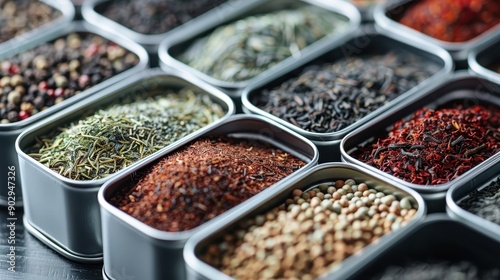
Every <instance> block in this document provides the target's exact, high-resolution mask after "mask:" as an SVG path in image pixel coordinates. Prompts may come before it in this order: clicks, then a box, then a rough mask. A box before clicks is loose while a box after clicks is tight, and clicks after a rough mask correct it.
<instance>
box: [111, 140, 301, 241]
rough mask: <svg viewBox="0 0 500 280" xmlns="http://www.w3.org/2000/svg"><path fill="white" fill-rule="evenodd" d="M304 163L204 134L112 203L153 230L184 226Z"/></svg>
mask: <svg viewBox="0 0 500 280" xmlns="http://www.w3.org/2000/svg"><path fill="white" fill-rule="evenodd" d="M304 164H305V163H304V162H303V161H302V160H300V159H298V158H296V157H295V156H293V155H291V154H289V153H287V152H284V151H282V150H280V149H277V148H274V147H272V146H270V145H269V144H267V143H263V142H260V141H254V140H247V139H239V138H232V137H225V136H218V137H216V136H213V137H208V138H202V139H199V140H196V141H195V142H193V143H191V144H189V145H188V146H186V147H185V148H183V149H181V150H179V151H177V152H175V153H173V154H171V155H168V156H167V157H165V158H164V159H162V160H161V161H159V162H158V163H157V164H155V165H154V166H153V167H152V168H151V169H150V170H148V171H146V172H145V173H144V174H143V175H142V176H141V178H140V179H139V180H138V182H137V184H134V186H133V187H132V189H131V190H129V191H127V190H125V191H124V192H122V193H119V194H118V195H117V196H115V197H113V198H111V200H110V202H111V203H112V204H113V205H115V206H116V207H118V208H120V209H121V210H122V211H124V212H125V213H127V214H129V215H131V216H133V217H134V218H136V219H138V220H140V221H141V222H143V223H145V224H147V225H149V226H151V227H154V228H156V229H159V230H163V231H169V232H178V231H185V230H189V229H192V228H194V227H197V226H199V225H201V224H203V223H205V222H207V221H209V220H211V219H213V218H214V217H216V216H218V215H220V214H222V213H224V212H225V211H227V210H229V209H231V208H232V207H234V206H236V205H238V204H240V203H241V202H243V201H245V200H247V199H248V198H250V197H252V196H253V195H255V194H257V193H259V192H261V191H262V190H264V189H266V188H267V187H269V186H271V185H273V184H275V183H276V182H278V181H280V180H281V179H283V178H284V177H286V176H288V175H289V174H291V173H292V172H294V171H296V170H298V169H299V168H301V167H302V166H304Z"/></svg>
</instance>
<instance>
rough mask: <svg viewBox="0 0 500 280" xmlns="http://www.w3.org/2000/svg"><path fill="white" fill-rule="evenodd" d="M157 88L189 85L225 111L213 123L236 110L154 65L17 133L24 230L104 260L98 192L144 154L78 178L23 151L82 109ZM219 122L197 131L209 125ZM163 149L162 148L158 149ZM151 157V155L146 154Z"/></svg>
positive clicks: (75, 254)
mask: <svg viewBox="0 0 500 280" xmlns="http://www.w3.org/2000/svg"><path fill="white" fill-rule="evenodd" d="M156 86H160V87H162V88H165V89H171V88H173V89H176V88H181V87H185V86H188V87H191V88H193V89H195V90H197V91H198V92H202V93H206V94H208V95H209V96H210V98H211V99H212V100H213V101H214V102H216V103H218V104H220V106H221V107H222V108H223V110H224V111H225V112H226V114H225V115H224V116H223V117H222V118H221V119H219V120H218V121H217V122H219V121H223V120H224V119H226V118H228V117H229V116H230V115H232V114H233V113H234V104H233V103H232V101H231V99H230V98H229V97H228V96H227V95H225V94H223V93H222V92H220V91H219V90H217V89H215V88H213V87H211V86H209V85H207V84H205V83H203V82H201V81H199V80H197V79H195V78H193V77H190V76H187V75H182V74H180V75H178V74H177V73H175V72H164V71H162V70H160V69H152V70H147V71H143V72H140V73H138V74H136V75H135V76H134V77H131V78H129V79H128V80H127V81H124V82H122V83H118V84H115V85H112V86H110V87H108V88H106V89H105V90H102V91H101V92H100V93H99V94H98V95H93V96H90V97H89V98H87V99H85V100H83V101H82V102H79V103H78V104H75V105H73V106H71V107H69V108H67V109H65V110H64V111H61V112H59V113H57V114H55V115H53V116H51V117H49V118H47V119H45V120H43V121H42V122H40V123H38V124H36V125H34V126H32V127H30V128H29V129H27V130H26V131H24V132H23V133H22V134H21V135H20V136H19V137H18V139H17V141H16V151H17V153H18V156H19V166H20V169H19V171H20V172H21V182H22V188H23V192H24V194H25V197H24V200H25V211H24V215H25V225H26V228H27V229H28V231H30V232H31V233H32V234H33V235H35V236H36V237H37V238H38V239H40V240H41V241H42V242H44V243H45V244H47V245H48V246H49V247H51V248H52V249H54V250H56V251H57V252H59V253H60V254H62V255H63V256H65V257H67V258H69V259H71V260H74V261H79V262H98V261H101V260H102V235H101V220H100V215H99V203H98V201H97V192H98V190H99V188H100V187H101V186H102V185H103V184H104V183H105V182H107V181H109V180H111V179H113V178H114V177H117V176H119V175H120V174H123V173H127V172H128V170H131V169H133V168H134V166H137V165H140V164H141V162H142V161H145V160H146V159H147V158H148V157H146V158H144V159H142V160H139V161H138V162H136V163H134V164H132V165H131V166H128V167H127V168H124V169H122V170H120V171H118V172H116V173H114V174H112V175H109V176H108V177H106V178H102V179H98V180H93V181H91V180H88V181H76V180H72V179H68V178H66V177H64V176H62V175H59V174H58V173H56V172H55V171H52V170H50V169H49V168H48V167H47V166H45V165H43V164H41V163H40V162H38V161H36V160H35V159H33V158H32V157H30V156H29V155H28V154H27V152H26V150H27V149H29V148H30V147H31V146H32V144H33V142H34V141H35V138H36V137H39V136H42V135H46V134H48V133H50V132H51V131H53V130H56V129H57V128H58V127H61V126H64V125H67V124H69V123H70V122H72V121H73V120H78V119H80V118H81V117H82V116H83V115H85V114H86V113H90V112H93V111H95V110H97V109H98V108H100V107H102V106H105V105H107V104H112V103H113V102H114V101H115V100H116V99H117V98H120V97H122V96H126V95H130V94H135V93H140V92H144V91H148V90H149V89H151V88H152V87H156ZM217 122H214V123H212V124H209V125H208V126H206V127H204V128H202V129H200V130H199V131H204V130H207V129H210V127H212V126H213V125H215V124H217ZM194 133H196V132H194ZM181 140H182V139H181ZM181 140H178V141H181ZM175 143H176V142H174V143H172V144H171V145H174V144H175ZM168 147H169V146H167V147H165V148H164V149H168ZM161 151H163V150H160V151H158V152H157V153H160V152H161ZM152 156H154V154H153V155H150V156H149V157H152Z"/></svg>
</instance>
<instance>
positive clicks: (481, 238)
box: [339, 214, 500, 279]
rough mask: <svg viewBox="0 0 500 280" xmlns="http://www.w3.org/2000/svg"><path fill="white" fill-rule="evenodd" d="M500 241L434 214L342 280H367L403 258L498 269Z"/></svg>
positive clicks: (395, 239)
mask: <svg viewBox="0 0 500 280" xmlns="http://www.w3.org/2000/svg"><path fill="white" fill-rule="evenodd" d="M499 250H500V243H498V242H496V241H495V240H493V239H491V238H489V237H488V236H485V235H483V234H482V233H481V232H480V231H478V230H477V228H475V227H474V226H473V225H470V224H468V223H463V222H458V221H454V220H452V219H450V218H449V217H448V216H447V215H446V214H432V215H429V216H427V217H426V218H425V219H424V220H423V221H422V222H420V223H418V225H417V226H416V227H415V228H414V229H413V230H412V231H411V232H408V233H407V234H405V235H400V236H398V238H394V239H393V240H391V241H390V243H388V244H387V245H386V246H383V247H382V246H381V248H380V250H379V251H377V252H376V253H375V254H374V256H373V258H372V259H371V260H366V261H363V262H362V263H359V264H358V266H356V269H353V270H351V271H349V273H347V274H345V275H343V276H344V277H342V278H339V279H367V278H371V277H374V276H375V275H377V274H378V273H380V272H382V271H384V269H385V268H386V267H388V266H389V265H396V264H400V263H402V262H404V261H411V260H416V261H418V260H426V259H436V258H439V259H443V260H450V261H453V260H455V261H459V260H470V261H474V262H477V264H478V265H480V266H481V267H485V268H489V269H494V268H498V252H499Z"/></svg>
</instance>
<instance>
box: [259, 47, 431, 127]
mask: <svg viewBox="0 0 500 280" xmlns="http://www.w3.org/2000/svg"><path fill="white" fill-rule="evenodd" d="M437 71H439V67H438V66H437V65H436V64H434V63H431V62H426V61H425V60H423V59H422V58H421V57H418V56H416V55H413V54H410V53H403V52H389V53H386V54H384V55H380V54H373V55H364V56H352V57H348V58H347V59H341V60H339V61H336V62H333V63H327V64H323V65H312V66H309V67H307V68H306V69H304V71H303V72H302V73H301V74H300V75H299V76H297V77H293V78H290V79H289V80H287V81H285V82H284V83H282V84H281V85H279V86H277V87H275V88H274V89H271V90H268V89H265V90H263V91H262V92H260V93H258V94H254V95H252V97H251V99H252V100H251V102H252V103H253V104H255V106H257V107H259V108H260V109H262V110H264V111H266V112H268V113H270V114H272V115H274V116H276V117H279V118H280V119H283V120H285V121H287V122H289V123H291V124H293V125H295V126H297V127H299V128H301V129H304V130H306V131H310V132H316V133H329V132H336V131H339V130H342V129H344V128H346V127H348V126H349V125H351V124H353V123H355V122H356V121H358V120H360V119H361V118H363V117H365V116H366V115H368V114H369V113H371V112H373V111H375V110H376V109H378V108H380V107H382V106H384V105H385V104H387V103H388V102H390V101H391V100H393V99H395V98H396V97H398V96H399V95H401V94H402V93H405V92H406V91H408V90H409V89H411V88H414V87H415V86H417V85H418V84H419V83H421V82H423V81H424V80H425V79H427V78H428V77H430V76H431V75H432V74H434V73H436V72H437Z"/></svg>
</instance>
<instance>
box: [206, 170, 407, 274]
mask: <svg viewBox="0 0 500 280" xmlns="http://www.w3.org/2000/svg"><path fill="white" fill-rule="evenodd" d="M375 188H376V187H375V186H370V187H369V186H368V185H367V184H366V183H363V182H356V181H354V180H352V179H347V180H345V181H344V180H336V181H331V182H325V183H322V184H319V185H316V186H314V187H313V188H312V189H310V190H308V191H302V190H299V189H296V190H294V191H293V195H292V196H291V197H290V198H289V199H287V200H286V201H285V203H282V204H281V205H279V206H278V207H275V208H273V209H272V210H270V211H268V212H265V213H263V214H261V215H257V216H255V217H252V218H247V219H244V220H242V221H240V222H238V224H237V225H236V226H235V228H233V229H232V230H231V231H228V232H227V233H225V234H224V236H223V237H221V238H220V239H221V240H219V241H216V242H212V243H209V244H208V245H207V246H206V247H205V248H204V249H203V251H202V252H201V254H200V258H201V259H202V260H203V261H204V262H206V263H208V264H210V265H212V266H214V267H216V268H218V269H220V270H221V271H222V272H224V273H225V274H227V275H229V276H231V277H234V278H235V279H240V280H244V279H249V280H250V279H252V280H253V279H306V280H307V279H311V280H312V279H316V278H317V277H319V276H321V275H323V274H325V273H326V272H328V271H329V270H331V269H333V268H334V267H335V266H337V265H339V264H340V263H341V262H342V261H343V260H344V259H346V258H347V257H349V256H351V255H352V254H354V253H356V252H358V251H360V250H361V249H363V248H364V247H365V246H366V245H368V244H370V243H372V242H374V241H376V240H378V239H379V238H380V237H381V236H383V235H384V234H387V233H389V232H390V231H392V230H397V229H398V228H400V227H401V226H404V225H405V224H406V223H408V222H409V221H410V220H411V219H412V218H413V217H414V216H415V214H416V212H417V209H416V207H417V205H416V204H415V203H414V202H413V198H411V197H408V196H405V197H401V196H396V195H394V194H390V193H389V192H388V190H386V193H384V192H382V191H377V190H376V189H375Z"/></svg>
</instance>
